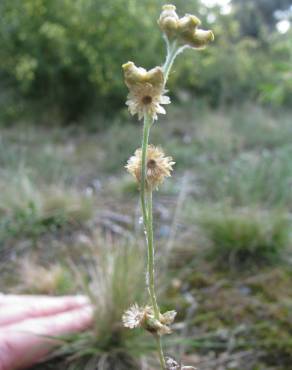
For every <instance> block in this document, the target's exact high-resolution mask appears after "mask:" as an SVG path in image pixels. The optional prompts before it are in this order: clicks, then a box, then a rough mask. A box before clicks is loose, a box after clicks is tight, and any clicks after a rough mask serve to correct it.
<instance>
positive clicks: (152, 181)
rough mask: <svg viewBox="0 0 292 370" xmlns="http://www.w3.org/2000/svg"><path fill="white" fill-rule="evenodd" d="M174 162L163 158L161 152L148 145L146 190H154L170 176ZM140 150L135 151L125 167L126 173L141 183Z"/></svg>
mask: <svg viewBox="0 0 292 370" xmlns="http://www.w3.org/2000/svg"><path fill="white" fill-rule="evenodd" d="M174 164H175V162H173V161H172V157H165V155H164V153H163V151H162V150H161V149H160V148H157V147H155V146H153V145H148V148H147V154H146V186H147V188H148V189H156V188H157V187H158V186H159V185H161V184H162V183H163V181H164V179H165V177H170V176H171V171H172V170H173V168H172V166H173V165H174ZM141 168H142V150H141V148H140V149H137V150H136V151H135V154H134V156H132V157H131V158H130V159H129V160H128V163H127V165H126V169H127V170H128V172H129V173H130V174H131V175H132V176H134V177H135V179H136V180H137V182H138V183H140V182H141Z"/></svg>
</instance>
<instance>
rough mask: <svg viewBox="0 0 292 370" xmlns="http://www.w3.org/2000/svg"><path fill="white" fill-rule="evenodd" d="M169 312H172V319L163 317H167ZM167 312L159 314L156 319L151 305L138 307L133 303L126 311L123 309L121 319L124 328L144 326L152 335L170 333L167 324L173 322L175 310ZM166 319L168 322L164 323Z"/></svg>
mask: <svg viewBox="0 0 292 370" xmlns="http://www.w3.org/2000/svg"><path fill="white" fill-rule="evenodd" d="M169 312H172V314H171V318H173V319H172V320H166V319H165V318H166V317H168V318H169ZM169 312H166V313H165V314H160V318H159V320H157V319H155V315H154V312H153V309H152V307H150V306H145V307H139V306H138V305H137V304H134V305H133V306H131V307H130V308H129V309H128V310H127V311H125V313H124V315H123V317H122V321H123V324H124V326H125V327H126V328H130V329H134V328H144V329H145V330H147V331H149V332H150V333H152V334H154V335H159V336H162V335H165V334H170V333H171V329H170V327H169V326H167V325H170V324H171V323H172V322H173V320H174V317H175V315H176V312H175V311H169ZM173 313H175V314H173ZM165 315H166V316H165ZM166 321H168V323H166Z"/></svg>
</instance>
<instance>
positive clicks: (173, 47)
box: [162, 41, 180, 84]
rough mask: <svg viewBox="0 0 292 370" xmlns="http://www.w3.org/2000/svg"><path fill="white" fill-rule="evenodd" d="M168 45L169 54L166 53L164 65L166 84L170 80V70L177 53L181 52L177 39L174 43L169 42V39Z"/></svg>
mask: <svg viewBox="0 0 292 370" xmlns="http://www.w3.org/2000/svg"><path fill="white" fill-rule="evenodd" d="M166 45H167V55H166V59H165V62H164V65H163V66H162V71H163V74H164V81H165V83H164V84H166V82H167V80H168V75H169V72H170V70H171V67H172V65H173V62H174V60H175V58H176V56H177V54H178V53H179V52H180V49H179V48H178V47H177V42H176V41H174V42H173V43H169V42H168V41H167V42H166Z"/></svg>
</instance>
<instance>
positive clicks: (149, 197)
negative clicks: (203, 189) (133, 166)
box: [147, 190, 159, 320]
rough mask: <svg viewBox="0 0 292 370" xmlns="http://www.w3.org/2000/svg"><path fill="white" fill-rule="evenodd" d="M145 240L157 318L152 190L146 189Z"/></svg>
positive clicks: (150, 287) (149, 288)
mask: <svg viewBox="0 0 292 370" xmlns="http://www.w3.org/2000/svg"><path fill="white" fill-rule="evenodd" d="M147 213H148V220H147V241H148V264H147V275H148V276H147V280H148V290H149V294H150V298H151V303H152V306H153V310H154V317H155V319H157V320H159V307H158V304H157V298H156V294H155V270H154V267H155V266H154V243H153V212H152V190H148V191H147Z"/></svg>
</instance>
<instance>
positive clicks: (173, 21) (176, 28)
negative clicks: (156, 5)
mask: <svg viewBox="0 0 292 370" xmlns="http://www.w3.org/2000/svg"><path fill="white" fill-rule="evenodd" d="M158 24H159V26H160V28H161V30H162V31H163V32H164V34H165V35H166V36H167V38H168V40H170V41H171V40H177V41H178V43H179V44H180V45H181V46H189V47H191V48H196V49H202V48H204V47H206V45H207V44H208V43H209V42H210V41H213V40H214V34H213V32H212V31H210V30H208V31H205V30H201V29H198V26H200V24H201V21H200V20H199V19H198V18H197V17H195V16H194V15H191V14H186V15H185V16H184V17H182V18H179V16H178V15H177V13H176V7H175V6H174V5H164V6H163V8H162V12H161V14H160V18H159V20H158Z"/></svg>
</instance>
